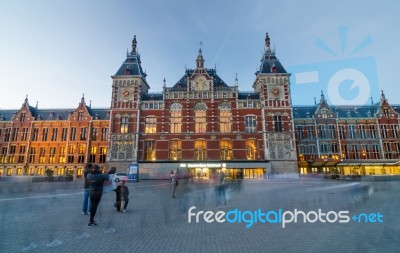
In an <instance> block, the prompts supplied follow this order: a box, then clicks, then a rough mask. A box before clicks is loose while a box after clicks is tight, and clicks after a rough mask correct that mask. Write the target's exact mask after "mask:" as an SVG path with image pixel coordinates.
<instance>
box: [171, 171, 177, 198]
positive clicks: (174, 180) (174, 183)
mask: <svg viewBox="0 0 400 253" xmlns="http://www.w3.org/2000/svg"><path fill="white" fill-rule="evenodd" d="M170 176H171V183H172V197H173V198H176V196H175V191H176V187H177V186H178V184H179V183H178V178H177V177H178V175H177V172H176V171H173V170H171V174H170Z"/></svg>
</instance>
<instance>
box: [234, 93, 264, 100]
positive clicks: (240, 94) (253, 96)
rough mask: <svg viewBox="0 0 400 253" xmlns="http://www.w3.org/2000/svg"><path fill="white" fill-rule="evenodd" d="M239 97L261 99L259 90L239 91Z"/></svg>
mask: <svg viewBox="0 0 400 253" xmlns="http://www.w3.org/2000/svg"><path fill="white" fill-rule="evenodd" d="M238 99H260V93H258V92H239V94H238Z"/></svg>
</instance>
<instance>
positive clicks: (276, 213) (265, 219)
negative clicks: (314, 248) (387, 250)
mask: <svg viewBox="0 0 400 253" xmlns="http://www.w3.org/2000/svg"><path fill="white" fill-rule="evenodd" d="M351 221H353V222H358V223H383V214H381V213H380V212H377V213H374V212H372V213H358V214H352V215H350V212H349V211H346V210H341V211H333V210H330V211H323V210H322V209H318V210H317V211H307V212H306V211H302V210H297V209H294V210H293V211H289V210H286V211H283V210H282V209H281V208H280V209H278V210H268V211H264V210H262V209H257V210H252V211H250V210H243V211H242V210H239V209H237V208H235V209H232V210H228V211H226V212H225V211H217V212H214V211H210V210H209V211H203V210H196V206H192V207H190V208H189V210H188V223H200V222H205V223H214V222H217V223H225V222H228V223H243V224H245V226H246V228H250V227H252V226H253V225H254V224H257V223H262V224H265V223H268V224H281V226H282V228H286V227H287V226H288V224H291V223H293V224H296V223H303V224H305V223H316V222H319V223H328V224H329V223H330V224H332V223H349V222H351Z"/></svg>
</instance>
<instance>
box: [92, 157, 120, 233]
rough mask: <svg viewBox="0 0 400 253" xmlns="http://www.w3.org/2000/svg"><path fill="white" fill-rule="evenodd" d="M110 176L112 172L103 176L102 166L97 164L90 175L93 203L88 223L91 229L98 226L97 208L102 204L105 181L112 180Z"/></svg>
mask: <svg viewBox="0 0 400 253" xmlns="http://www.w3.org/2000/svg"><path fill="white" fill-rule="evenodd" d="M114 173H115V172H114ZM109 174H112V171H109V172H108V174H102V173H101V171H100V166H99V165H97V164H96V165H94V166H93V170H92V172H91V173H90V174H89V175H88V180H89V196H90V203H91V207H90V220H89V223H88V226H89V227H91V226H95V225H97V223H96V221H95V220H94V217H95V216H96V212H97V207H98V205H99V203H100V200H101V196H102V195H103V185H104V181H106V180H108V179H109V178H110V177H109Z"/></svg>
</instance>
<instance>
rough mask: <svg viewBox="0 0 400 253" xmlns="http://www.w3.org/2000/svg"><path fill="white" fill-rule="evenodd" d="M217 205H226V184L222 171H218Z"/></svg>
mask: <svg viewBox="0 0 400 253" xmlns="http://www.w3.org/2000/svg"><path fill="white" fill-rule="evenodd" d="M217 188H218V189H217V205H218V206H219V205H226V184H225V174H224V172H222V171H219V172H218V186H217Z"/></svg>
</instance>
